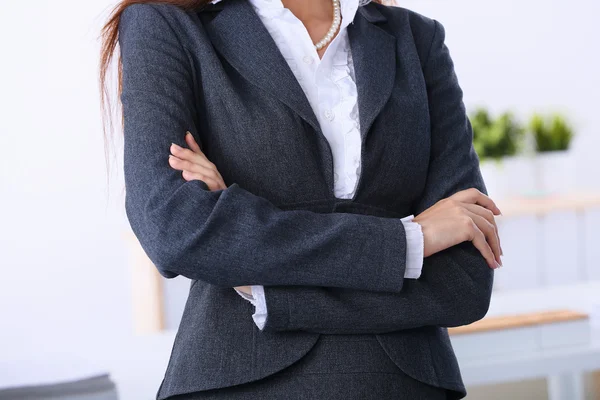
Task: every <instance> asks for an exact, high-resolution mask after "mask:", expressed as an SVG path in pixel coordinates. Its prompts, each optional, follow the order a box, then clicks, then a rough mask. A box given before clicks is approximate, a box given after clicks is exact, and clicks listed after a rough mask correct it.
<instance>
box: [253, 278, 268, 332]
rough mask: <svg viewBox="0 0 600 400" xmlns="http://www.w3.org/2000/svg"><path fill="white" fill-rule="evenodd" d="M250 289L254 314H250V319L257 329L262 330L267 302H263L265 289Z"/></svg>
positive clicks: (259, 287) (265, 320)
mask: <svg viewBox="0 0 600 400" xmlns="http://www.w3.org/2000/svg"><path fill="white" fill-rule="evenodd" d="M251 288H252V297H254V307H255V310H254V314H252V319H253V320H254V323H255V324H256V326H257V327H258V329H260V330H262V329H263V328H264V327H265V323H266V322H267V302H266V300H265V288H264V286H262V285H253V286H251Z"/></svg>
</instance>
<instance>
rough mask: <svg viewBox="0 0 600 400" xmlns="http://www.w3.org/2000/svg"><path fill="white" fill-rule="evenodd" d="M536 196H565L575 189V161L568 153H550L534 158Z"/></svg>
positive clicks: (540, 154) (538, 154) (543, 153)
mask: <svg viewBox="0 0 600 400" xmlns="http://www.w3.org/2000/svg"><path fill="white" fill-rule="evenodd" d="M535 177H536V185H535V188H536V190H537V194H538V195H540V196H548V195H556V194H565V193H568V192H571V191H572V190H573V189H574V187H575V159H574V157H573V155H572V154H571V152H570V151H568V150H566V151H550V152H542V153H537V154H536V156H535Z"/></svg>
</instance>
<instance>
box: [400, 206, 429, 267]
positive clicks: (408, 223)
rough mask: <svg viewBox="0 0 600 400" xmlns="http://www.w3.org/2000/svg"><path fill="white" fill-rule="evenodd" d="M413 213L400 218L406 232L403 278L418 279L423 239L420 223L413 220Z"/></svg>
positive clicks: (421, 264) (421, 262) (421, 263)
mask: <svg viewBox="0 0 600 400" xmlns="http://www.w3.org/2000/svg"><path fill="white" fill-rule="evenodd" d="M414 217H415V216H414V215H409V216H408V217H404V218H402V219H401V221H402V224H403V225H404V231H405V232H406V269H405V271H404V278H408V279H418V278H419V277H420V276H421V270H422V269H423V254H424V245H425V242H424V239H423V231H422V230H421V225H420V224H418V223H417V222H413V218H414Z"/></svg>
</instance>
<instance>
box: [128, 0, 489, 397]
mask: <svg viewBox="0 0 600 400" xmlns="http://www.w3.org/2000/svg"><path fill="white" fill-rule="evenodd" d="M348 34H349V38H350V43H351V50H352V54H353V58H354V63H355V65H354V67H355V73H356V80H357V86H358V102H359V115H360V126H361V136H362V144H363V146H362V165H363V169H362V175H361V177H360V181H359V183H358V189H357V191H356V195H355V196H354V198H353V199H339V198H336V197H335V196H334V194H333V163H332V156H331V151H330V148H329V145H328V142H327V140H326V138H325V137H324V136H323V134H322V132H321V130H320V127H319V124H318V122H317V119H316V116H315V115H314V113H313V111H312V108H311V106H310V104H309V102H308V100H307V98H306V97H305V95H304V92H303V91H302V88H301V87H300V85H299V84H298V82H297V81H296V79H295V77H294V75H293V73H292V72H291V70H290V69H289V67H288V65H287V63H286V61H285V59H284V58H283V57H282V55H281V53H280V52H279V50H278V48H277V46H276V44H275V43H274V42H273V40H272V38H271V36H270V34H269V33H268V31H267V30H266V28H265V27H264V25H263V24H262V22H261V21H260V19H259V17H258V16H257V15H256V14H255V12H254V10H253V8H252V7H251V5H250V4H248V2H247V1H245V0H226V1H223V2H220V3H217V4H215V5H210V6H207V7H205V8H203V9H201V10H198V9H195V10H194V9H192V10H187V11H186V10H183V9H180V8H177V7H175V6H172V5H166V4H158V3H156V4H134V5H131V6H129V7H127V8H126V9H125V11H124V13H123V14H122V17H121V19H120V23H119V43H120V49H121V54H122V62H123V92H122V96H121V100H122V103H123V110H124V123H125V126H124V129H125V132H124V134H125V139H124V140H125V153H124V156H125V159H124V168H125V184H126V212H127V217H128V219H129V221H130V224H131V227H132V229H133V231H134V233H135V234H136V236H137V237H138V239H139V241H140V243H141V245H142V247H143V249H144V250H145V251H146V253H147V254H148V256H149V258H150V259H151V260H152V261H153V262H154V264H155V265H156V267H157V268H158V270H159V271H160V273H161V274H162V275H163V276H165V277H167V278H173V277H175V276H177V275H182V276H186V277H188V278H190V279H192V280H193V282H192V285H191V288H190V292H189V297H188V301H187V303H186V306H185V310H184V313H183V318H182V320H181V324H180V326H179V330H178V333H177V336H176V339H175V343H174V347H173V351H172V354H171V358H170V361H169V364H168V368H167V371H166V374H165V378H164V380H163V382H162V385H161V387H160V389H159V391H158V393H157V399H165V398H166V397H168V396H172V395H176V394H181V393H188V392H193V391H199V390H206V389H212V388H220V387H226V386H231V385H236V384H240V383H244V382H249V381H252V380H257V379H260V378H263V377H266V376H267V375H270V374H272V373H274V372H276V371H279V370H281V369H282V368H284V367H286V366H289V365H291V364H292V363H294V362H295V361H297V360H298V359H299V358H301V357H302V356H303V355H304V354H306V353H307V352H308V351H309V350H310V349H311V347H312V346H313V345H314V344H315V342H316V340H317V338H318V337H319V334H322V333H328V334H337V333H346V334H354V333H361V334H365V333H372V334H376V335H377V338H378V340H379V342H380V343H381V346H382V347H383V348H384V350H385V351H386V353H387V354H388V355H389V356H390V358H391V359H392V360H393V361H394V362H395V363H396V364H397V365H398V367H399V368H401V369H402V370H403V371H404V372H405V373H406V374H408V375H410V376H412V377H413V378H416V379H418V380H421V381H423V382H426V383H428V384H431V385H435V386H439V387H444V388H447V389H451V390H454V391H458V392H460V393H463V394H464V393H465V389H464V386H463V383H462V380H461V375H460V371H459V367H458V364H457V361H456V358H455V356H454V352H453V350H452V347H451V344H450V341H449V338H448V334H447V330H446V329H445V327H449V326H458V325H464V324H469V323H471V322H474V321H476V320H478V319H480V318H482V317H483V316H484V315H485V314H486V312H487V310H488V306H489V301H490V295H491V289H492V281H493V271H492V270H491V269H490V268H489V267H488V265H487V263H486V261H485V260H484V258H483V256H481V255H480V253H479V252H478V251H477V250H476V249H475V247H474V246H473V245H472V244H471V242H464V243H462V244H460V245H457V246H454V247H452V248H450V249H447V250H445V251H442V252H439V253H437V254H435V255H432V256H430V257H427V258H426V259H425V260H424V265H423V272H422V275H421V277H420V278H419V279H418V280H410V279H406V280H405V279H404V278H403V276H404V269H405V265H404V261H405V259H406V240H405V232H404V228H403V224H402V223H401V221H400V219H399V218H401V217H404V216H407V215H410V214H415V215H417V214H419V213H421V212H422V211H423V210H425V209H427V208H428V207H430V206H432V205H433V204H434V203H436V202H437V201H439V200H441V199H443V198H446V197H448V196H450V195H452V194H453V193H455V192H457V191H459V190H462V189H466V188H470V187H475V188H478V189H479V190H481V191H483V192H485V186H484V183H483V181H482V177H481V174H480V170H479V163H478V158H477V155H476V153H475V152H474V150H473V146H472V130H471V126H470V124H469V121H468V118H467V116H466V114H465V107H464V104H463V100H462V91H461V89H460V87H459V84H458V82H457V78H456V75H455V72H454V66H453V63H452V60H451V58H450V55H449V52H448V48H447V47H446V45H445V44H444V29H443V27H442V25H440V23H438V22H437V21H435V20H432V19H429V18H426V17H424V16H421V15H419V14H417V13H414V12H412V11H409V10H406V9H403V8H399V7H389V6H383V5H379V4H376V3H370V4H368V5H366V6H364V7H361V8H360V11H359V12H358V13H357V14H356V17H355V20H354V21H353V23H352V24H350V25H349V27H348ZM186 130H190V131H191V132H192V133H193V134H194V136H195V138H196V140H197V141H198V142H199V143H201V146H202V148H203V151H204V152H205V154H206V156H207V157H208V158H209V160H211V161H212V162H214V163H215V164H216V166H217V167H218V169H219V171H220V173H221V175H222V176H223V179H224V180H225V183H226V184H227V186H228V187H227V189H225V190H218V191H210V190H208V186H207V185H206V184H205V183H204V182H202V181H199V180H194V181H189V182H187V181H185V180H184V179H183V178H182V177H181V173H180V172H179V171H177V170H174V169H173V168H171V167H170V166H169V164H168V155H169V146H170V144H171V142H175V143H177V144H179V145H181V146H186V145H185V141H184V133H185V131H186ZM253 284H257V285H265V294H266V301H267V306H268V310H269V315H268V320H267V322H266V326H265V329H264V331H260V330H258V328H257V327H256V325H255V324H254V322H253V321H252V318H251V314H252V312H253V306H252V305H251V304H250V303H249V302H247V301H246V300H244V299H242V298H241V297H240V296H239V295H238V294H237V293H236V292H235V291H234V290H233V289H232V287H234V286H239V285H253Z"/></svg>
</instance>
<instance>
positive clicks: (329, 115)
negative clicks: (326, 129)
mask: <svg viewBox="0 0 600 400" xmlns="http://www.w3.org/2000/svg"><path fill="white" fill-rule="evenodd" d="M323 115H324V116H325V118H326V119H327V121H333V119H334V118H335V115H334V114H333V111H331V110H330V109H327V110H325V111H324V112H323Z"/></svg>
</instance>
